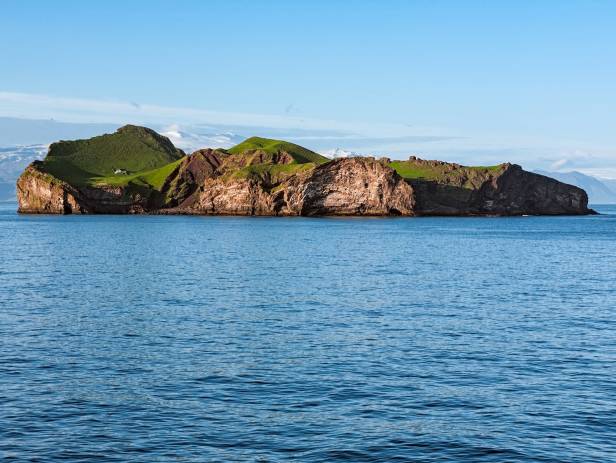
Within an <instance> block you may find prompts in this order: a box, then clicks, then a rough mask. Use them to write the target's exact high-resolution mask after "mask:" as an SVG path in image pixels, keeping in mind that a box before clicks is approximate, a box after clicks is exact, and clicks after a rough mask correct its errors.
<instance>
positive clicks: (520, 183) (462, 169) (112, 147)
mask: <svg viewBox="0 0 616 463" xmlns="http://www.w3.org/2000/svg"><path fill="white" fill-rule="evenodd" d="M52 147H54V149H53V150H52V151H53V152H52V151H50V154H49V155H48V157H47V158H46V159H45V160H44V161H35V162H33V163H32V164H31V165H30V166H28V168H27V169H26V170H25V171H24V173H23V174H22V175H21V177H20V178H19V180H18V182H17V195H18V201H19V212H22V213H48V214H76V213H77V214H78V213H82V214H84V213H88V214H131V213H158V214H215V215H262V216H299V215H301V216H319V215H341V216H350V215H353V216H355V215H358V216H362V215H363V216H393V215H402V216H414V215H526V214H528V215H541V214H546V215H547V214H549V215H558V214H590V213H593V211H592V210H590V209H588V197H587V195H586V193H585V192H584V190H581V189H580V188H577V187H574V186H572V185H567V184H564V183H561V182H559V181H557V180H554V179H552V178H549V177H544V176H542V175H538V174H534V173H530V172H526V171H524V170H522V168H521V167H520V166H517V165H514V164H501V165H498V166H490V167H468V166H461V165H459V164H454V163H446V162H441V161H425V160H421V159H418V158H416V157H411V158H409V159H408V160H407V161H391V160H390V159H388V158H381V159H379V160H376V159H374V158H370V157H352V158H340V159H335V160H329V161H328V160H326V159H325V158H323V157H322V156H320V155H318V154H317V153H314V152H312V151H310V150H307V149H306V148H303V147H300V146H298V145H294V144H292V143H288V142H283V141H279V140H268V139H264V138H257V137H253V138H250V139H248V140H246V141H245V142H242V143H240V144H239V145H237V146H236V147H234V148H231V149H229V150H222V149H203V150H199V151H196V152H194V153H193V154H191V155H190V156H183V153H181V152H179V151H177V150H176V149H175V147H174V146H173V144H172V143H171V142H170V141H169V140H168V139H167V138H165V137H161V136H159V135H158V134H156V133H155V132H153V131H151V130H149V129H142V128H139V127H135V126H127V127H125V128H122V129H119V130H118V131H117V132H116V133H115V134H111V135H103V136H101V137H95V138H92V139H89V140H78V141H76V142H61V143H59V144H54V145H52Z"/></svg>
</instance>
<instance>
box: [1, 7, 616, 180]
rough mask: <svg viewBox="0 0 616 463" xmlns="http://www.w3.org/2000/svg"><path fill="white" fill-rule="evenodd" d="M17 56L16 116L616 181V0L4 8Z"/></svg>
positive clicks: (6, 103) (11, 68)
mask: <svg viewBox="0 0 616 463" xmlns="http://www.w3.org/2000/svg"><path fill="white" fill-rule="evenodd" d="M0 44H1V45H0V47H1V50H2V51H1V60H2V72H0V92H2V93H0V116H11V117H25V118H49V117H54V118H55V119H58V120H71V121H72V122H123V121H128V120H129V119H136V122H142V123H148V122H152V123H154V122H156V123H161V124H162V123H168V124H176V125H177V124H181V125H183V126H187V127H188V126H193V125H199V124H203V123H207V124H210V125H211V124H215V123H217V122H220V123H221V124H222V125H225V124H226V125H228V126H242V127H244V126H247V125H248V126H255V127H270V126H272V127H278V128H280V127H284V128H289V129H290V128H297V129H305V130H308V131H310V130H315V131H316V130H326V129H332V130H337V131H339V132H340V131H341V132H344V133H348V134H353V136H355V138H358V139H361V138H362V137H365V138H366V139H370V140H372V141H370V142H367V143H365V144H364V145H362V144H361V143H358V142H357V140H355V141H353V142H352V143H351V144H352V145H354V147H355V148H354V149H360V150H362V149H363V150H368V151H371V152H375V153H378V154H384V153H385V152H387V153H392V155H393V157H402V156H403V155H404V154H406V155H408V154H411V153H418V154H420V155H424V156H426V157H438V156H440V157H442V158H444V159H447V160H453V161H460V162H492V161H499V160H513V161H516V162H520V163H522V164H523V165H529V166H530V167H537V168H539V167H540V168H559V169H572V168H576V169H579V170H583V171H587V172H589V173H595V174H601V175H604V176H609V177H616V130H614V128H615V127H616V113H615V111H614V108H615V107H616V2H613V1H592V0H587V1H577V2H576V1H564V0H563V1H547V0H546V1H543V2H534V1H528V2H524V1H512V2H506V1H499V2H486V1H484V2H472V1H449V2H448V1H438V0H433V1H405V2H395V1H391V2H376V1H374V2H368V1H364V2H359V1H355V2H353V1H344V2H343V1H327V2H325V1H323V2H319V1H310V2H300V1H297V2H277V1H262V2H256V1H252V2H248V1H236V2H234V1H224V2H204V1H195V2H189V1H174V2H171V1H169V2H160V1H159V2H153V1H149V2H140V1H125V2H119V1H118V2H114V1H105V2H102V1H100V2H77V1H75V2H67V1H59V0H57V1H54V2H43V1H39V2H34V1H24V0H21V1H12V0H4V1H3V3H2V14H1V15H0ZM113 105H116V106H115V107H114V106H113ZM122 105H127V106H126V108H129V109H128V110H125V109H126V108H125V109H122V108H123V106H122ZM130 107H132V108H134V111H132V110H131V109H130ZM114 108H115V109H114ZM144 108H147V109H144ZM140 110H141V111H140ZM131 111H132V112H131ZM315 133H316V132H315ZM409 137H419V138H417V142H414V141H413V139H412V138H409ZM421 137H423V138H421ZM425 137H433V138H432V139H431V140H432V141H430V142H426V141H425ZM348 138H352V137H350V136H349V137H348ZM375 138H376V139H379V140H380V141H379V142H374V139H375ZM409 140H410V141H409ZM343 141H344V140H336V145H339V146H340V147H342V148H345V147H346V146H345V145H344V143H343ZM0 144H2V140H0ZM306 144H307V145H309V143H306ZM321 144H322V141H321ZM351 148H353V147H351Z"/></svg>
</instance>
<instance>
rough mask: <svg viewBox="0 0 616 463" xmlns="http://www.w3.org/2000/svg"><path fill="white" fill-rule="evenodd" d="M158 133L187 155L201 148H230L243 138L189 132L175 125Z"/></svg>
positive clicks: (231, 135)
mask: <svg viewBox="0 0 616 463" xmlns="http://www.w3.org/2000/svg"><path fill="white" fill-rule="evenodd" d="M160 133H161V135H164V136H165V137H167V138H169V140H171V142H172V143H173V144H174V145H175V146H177V147H178V148H180V149H182V150H184V151H186V152H188V153H190V152H192V151H195V150H198V149H201V148H230V147H232V146H233V145H237V144H238V143H240V142H241V141H242V140H244V137H242V136H241V135H237V134H235V133H233V132H223V133H216V132H201V131H199V132H192V131H190V132H189V131H185V130H182V129H181V128H180V127H179V126H177V125H172V126H169V127H164V128H163V129H162V130H161V132H160Z"/></svg>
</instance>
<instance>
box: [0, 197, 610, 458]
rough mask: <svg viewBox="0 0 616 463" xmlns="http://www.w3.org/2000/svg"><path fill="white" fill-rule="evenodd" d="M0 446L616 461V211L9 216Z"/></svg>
mask: <svg viewBox="0 0 616 463" xmlns="http://www.w3.org/2000/svg"><path fill="white" fill-rule="evenodd" d="M14 207H15V206H14V205H4V206H2V207H1V208H0V252H1V260H0V307H1V308H0V330H1V337H0V423H1V424H0V458H3V461H7V462H8V461H37V462H56V461H71V462H72V461H75V462H168V461H181V462H201V461H270V462H276V461H302V462H303V461H305V462H321V461H328V462H342V461H345V462H347V461H348V462H575V463H583V462H593V463H594V462H607V461H616V325H615V321H616V314H615V310H616V284H615V283H616V278H615V277H616V208H613V207H612V208H610V207H603V208H600V209H601V210H602V211H603V212H607V214H605V215H602V216H595V217H526V218H501V219H489V218H421V219H404V218H399V219H352V218H351V219H333V218H330V219H305V218H288V219H284V218H233V217H147V216H135V217H129V216H84V217H78V216H67V217H53V216H17V215H16V214H15V213H14Z"/></svg>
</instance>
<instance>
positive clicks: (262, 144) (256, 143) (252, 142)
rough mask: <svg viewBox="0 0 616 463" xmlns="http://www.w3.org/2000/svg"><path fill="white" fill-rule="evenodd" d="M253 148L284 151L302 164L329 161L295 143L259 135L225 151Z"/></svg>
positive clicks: (231, 151)
mask: <svg viewBox="0 0 616 463" xmlns="http://www.w3.org/2000/svg"><path fill="white" fill-rule="evenodd" d="M255 150H259V151H264V152H266V153H269V154H277V153H282V152H286V153H288V154H289V155H290V156H291V157H292V158H293V159H294V161H295V162H296V163H298V164H304V163H306V162H314V163H315V164H323V163H325V162H327V161H329V159H327V158H326V157H325V156H321V155H320V154H318V153H315V152H314V151H310V150H309V149H307V148H304V147H303V146H299V145H296V144H295V143H290V142H288V141H283V140H273V139H270V138H261V137H251V138H248V139H246V140H244V141H243V142H242V143H240V144H239V145H235V146H234V147H233V148H230V149H228V150H227V151H228V152H229V153H230V154H242V153H247V152H251V151H255Z"/></svg>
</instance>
